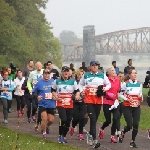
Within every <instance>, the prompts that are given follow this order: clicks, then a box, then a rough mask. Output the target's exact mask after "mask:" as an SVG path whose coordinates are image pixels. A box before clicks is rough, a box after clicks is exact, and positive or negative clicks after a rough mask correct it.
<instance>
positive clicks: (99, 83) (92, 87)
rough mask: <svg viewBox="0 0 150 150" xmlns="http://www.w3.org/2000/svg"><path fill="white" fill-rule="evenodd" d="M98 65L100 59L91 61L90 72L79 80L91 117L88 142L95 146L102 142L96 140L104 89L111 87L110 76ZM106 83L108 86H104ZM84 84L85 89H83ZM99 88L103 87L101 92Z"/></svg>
mask: <svg viewBox="0 0 150 150" xmlns="http://www.w3.org/2000/svg"><path fill="white" fill-rule="evenodd" d="M98 66H99V62H98V61H91V62H90V72H88V73H85V74H84V75H83V76H82V78H81V80H80V82H79V89H80V92H81V94H82V95H85V99H84V101H85V103H86V105H87V112H88V115H89V117H90V132H89V133H88V134H87V143H88V144H90V145H93V147H94V148H98V147H99V146H100V142H99V141H98V140H96V122H97V119H98V116H99V114H100V110H101V105H102V104H103V97H102V96H103V91H107V90H109V89H110V87H111V84H110V82H109V80H108V78H107V77H106V76H105V75H104V74H103V73H102V74H101V73H98ZM104 84H105V85H106V87H103V85H104ZM84 86H85V91H84V90H83V87H84ZM98 88H101V91H100V93H99V92H97V89H98ZM102 90H103V91H102Z"/></svg>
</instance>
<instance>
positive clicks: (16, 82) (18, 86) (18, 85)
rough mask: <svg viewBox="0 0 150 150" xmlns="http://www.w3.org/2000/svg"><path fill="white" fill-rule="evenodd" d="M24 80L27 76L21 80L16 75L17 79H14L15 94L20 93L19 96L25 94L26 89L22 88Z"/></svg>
mask: <svg viewBox="0 0 150 150" xmlns="http://www.w3.org/2000/svg"><path fill="white" fill-rule="evenodd" d="M24 80H25V77H22V79H21V80H19V79H18V77H16V79H15V80H14V86H15V92H14V94H15V95H18V96H22V95H24V91H23V90H21V87H22V84H23V82H24Z"/></svg>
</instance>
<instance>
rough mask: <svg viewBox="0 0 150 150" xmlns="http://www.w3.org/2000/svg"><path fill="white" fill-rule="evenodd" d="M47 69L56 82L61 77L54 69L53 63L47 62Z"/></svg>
mask: <svg viewBox="0 0 150 150" xmlns="http://www.w3.org/2000/svg"><path fill="white" fill-rule="evenodd" d="M47 69H49V70H50V73H51V77H52V78H53V79H54V80H55V79H57V78H58V77H59V72H58V70H57V69H54V68H53V63H52V62H51V61H48V62H47Z"/></svg>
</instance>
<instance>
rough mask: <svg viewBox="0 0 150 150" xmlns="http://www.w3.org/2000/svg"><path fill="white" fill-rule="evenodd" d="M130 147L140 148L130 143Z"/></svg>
mask: <svg viewBox="0 0 150 150" xmlns="http://www.w3.org/2000/svg"><path fill="white" fill-rule="evenodd" d="M130 147H133V148H138V146H137V145H136V144H135V142H131V143H130Z"/></svg>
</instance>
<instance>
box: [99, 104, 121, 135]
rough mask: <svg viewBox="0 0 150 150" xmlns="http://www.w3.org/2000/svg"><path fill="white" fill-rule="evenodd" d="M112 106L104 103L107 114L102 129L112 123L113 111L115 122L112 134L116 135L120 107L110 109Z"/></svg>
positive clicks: (105, 113)
mask: <svg viewBox="0 0 150 150" xmlns="http://www.w3.org/2000/svg"><path fill="white" fill-rule="evenodd" d="M110 107H111V106H110V105H107V104H104V105H103V111H104V116H105V120H106V121H105V122H104V123H103V125H102V129H103V130H104V129H105V128H106V127H107V126H109V124H111V113H112V114H113V123H112V127H111V135H115V132H116V129H117V124H118V121H119V120H118V119H119V107H117V108H116V109H112V110H109V108H110Z"/></svg>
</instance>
